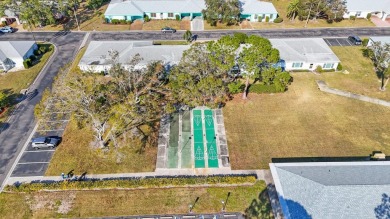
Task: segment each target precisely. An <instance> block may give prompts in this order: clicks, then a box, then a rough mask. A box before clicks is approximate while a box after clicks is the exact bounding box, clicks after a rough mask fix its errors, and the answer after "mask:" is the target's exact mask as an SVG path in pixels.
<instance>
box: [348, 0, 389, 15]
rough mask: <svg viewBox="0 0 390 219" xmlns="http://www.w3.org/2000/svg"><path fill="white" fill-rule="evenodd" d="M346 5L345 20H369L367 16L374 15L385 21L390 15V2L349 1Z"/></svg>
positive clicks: (371, 0) (385, 0)
mask: <svg viewBox="0 0 390 219" xmlns="http://www.w3.org/2000/svg"><path fill="white" fill-rule="evenodd" d="M346 4H347V13H345V14H344V18H350V16H356V17H357V18H367V14H372V15H374V16H377V17H379V18H381V19H382V20H385V19H386V18H387V17H388V15H389V14H390V0H369V1H368V0H347V3H346Z"/></svg>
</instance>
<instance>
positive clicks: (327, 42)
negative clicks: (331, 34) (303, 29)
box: [324, 39, 332, 46]
mask: <svg viewBox="0 0 390 219" xmlns="http://www.w3.org/2000/svg"><path fill="white" fill-rule="evenodd" d="M324 41H325V43H326V44H328V46H332V44H331V43H330V42H329V40H328V39H324Z"/></svg>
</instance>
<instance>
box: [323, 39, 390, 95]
mask: <svg viewBox="0 0 390 219" xmlns="http://www.w3.org/2000/svg"><path fill="white" fill-rule="evenodd" d="M331 48H332V50H333V52H334V53H335V54H336V55H337V57H339V59H340V61H341V64H342V66H343V69H345V70H347V71H348V72H349V74H343V73H340V72H326V73H323V74H321V76H322V79H323V80H325V81H326V82H327V83H328V85H329V86H330V87H333V88H337V89H340V90H345V91H350V92H353V93H358V94H362V95H367V96H370V97H375V98H379V99H383V100H387V101H390V85H388V86H387V90H386V91H385V92H383V91H380V90H379V87H380V86H381V80H380V79H379V78H378V77H377V75H376V73H375V71H374V66H373V64H372V61H371V60H370V59H369V58H365V57H364V56H363V55H362V49H363V47H360V46H359V47H357V46H356V47H355V46H347V47H340V46H334V47H331Z"/></svg>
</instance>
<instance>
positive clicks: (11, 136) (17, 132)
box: [0, 32, 85, 185]
mask: <svg viewBox="0 0 390 219" xmlns="http://www.w3.org/2000/svg"><path fill="white" fill-rule="evenodd" d="M84 35H85V33H69V32H59V33H55V32H51V33H36V34H34V36H33V35H32V34H31V33H20V34H18V33H15V34H4V35H1V36H0V40H2V41H8V40H34V37H35V39H36V40H40V41H50V42H52V43H54V44H55V45H56V47H57V52H56V53H55V54H53V58H52V59H50V60H49V61H48V63H47V67H46V68H44V69H43V70H42V72H41V74H40V75H39V76H38V77H37V79H36V81H35V83H34V84H32V85H31V86H30V88H29V90H34V89H36V90H37V93H36V95H34V96H33V97H32V98H29V99H26V100H24V101H23V102H21V103H20V105H19V106H18V107H17V109H16V110H15V112H14V113H13V116H12V117H11V118H10V120H9V121H8V124H7V129H6V130H3V131H2V132H1V133H0V185H2V183H3V182H4V179H5V178H6V177H7V176H8V175H10V169H11V167H12V166H13V164H14V162H15V159H16V157H17V156H18V155H19V154H20V153H21V152H22V148H23V147H24V146H25V145H26V144H27V143H28V138H29V137H30V135H31V133H32V131H33V129H34V127H35V124H36V121H35V120H34V107H35V105H36V104H37V103H38V102H39V101H40V99H41V97H42V93H43V91H44V90H45V89H46V88H50V87H51V84H52V82H53V79H54V77H55V76H56V75H57V73H58V69H59V68H60V67H62V66H63V65H64V64H66V63H68V62H70V61H71V60H72V59H73V57H74V56H75V55H76V52H77V49H78V48H79V45H80V43H81V41H82V38H83V36H84ZM34 155H35V154H34ZM43 165H44V164H43ZM23 168H27V169H29V168H31V167H30V165H25V166H24V167H23Z"/></svg>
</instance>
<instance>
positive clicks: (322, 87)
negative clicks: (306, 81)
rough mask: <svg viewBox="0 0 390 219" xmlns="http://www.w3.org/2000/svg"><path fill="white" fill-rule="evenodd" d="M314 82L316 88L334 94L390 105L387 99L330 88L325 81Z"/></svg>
mask: <svg viewBox="0 0 390 219" xmlns="http://www.w3.org/2000/svg"><path fill="white" fill-rule="evenodd" d="M316 82H317V85H318V88H319V89H320V90H321V91H324V92H327V93H331V94H336V95H339V96H343V97H348V98H352V99H356V100H361V101H365V102H369V103H374V104H378V105H382V106H387V107H390V102H389V101H385V100H380V99H376V98H372V97H367V96H363V95H360V94H354V93H351V92H347V91H342V90H338V89H335V88H330V87H328V85H327V84H326V83H325V81H321V80H317V81H316Z"/></svg>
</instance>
